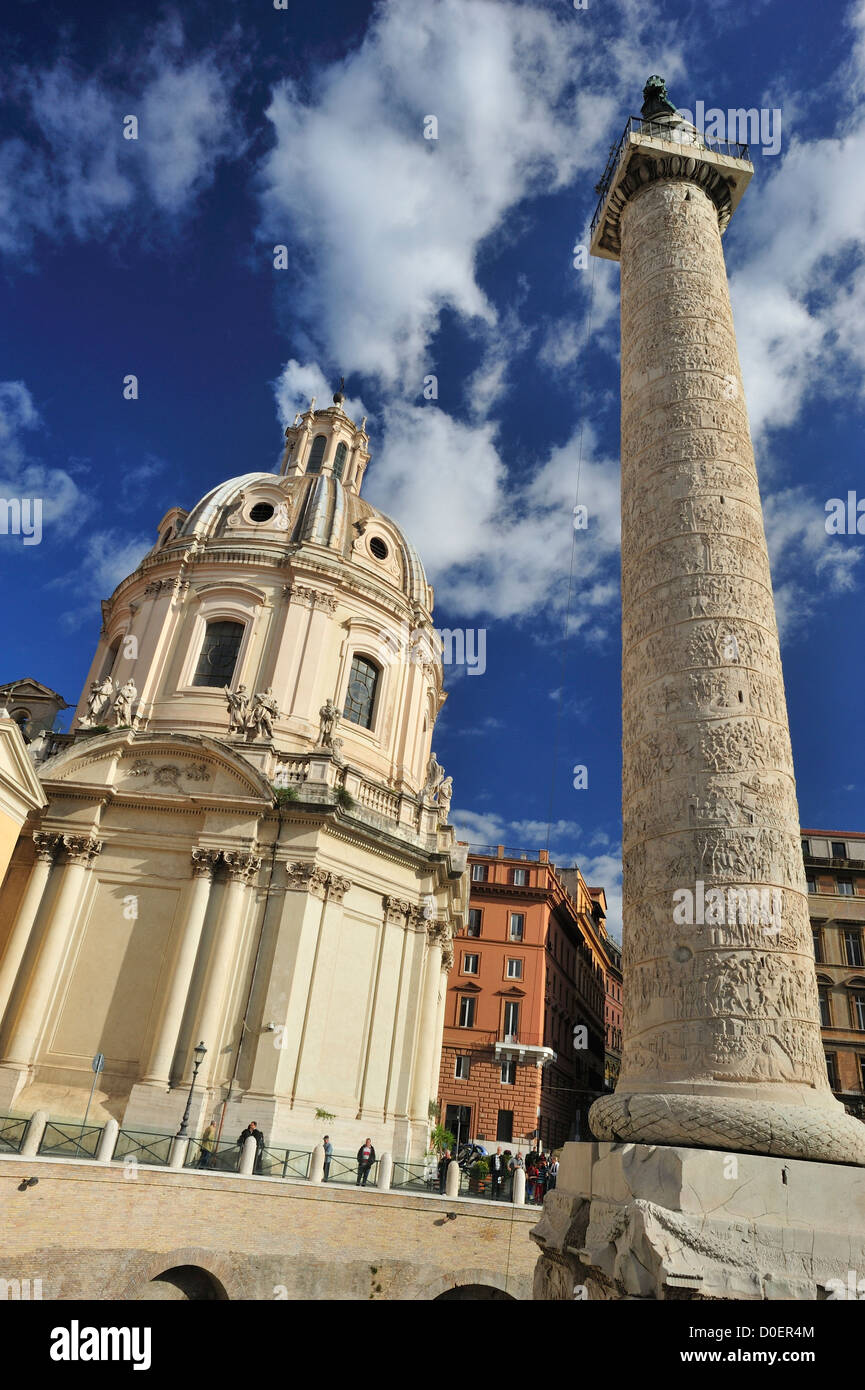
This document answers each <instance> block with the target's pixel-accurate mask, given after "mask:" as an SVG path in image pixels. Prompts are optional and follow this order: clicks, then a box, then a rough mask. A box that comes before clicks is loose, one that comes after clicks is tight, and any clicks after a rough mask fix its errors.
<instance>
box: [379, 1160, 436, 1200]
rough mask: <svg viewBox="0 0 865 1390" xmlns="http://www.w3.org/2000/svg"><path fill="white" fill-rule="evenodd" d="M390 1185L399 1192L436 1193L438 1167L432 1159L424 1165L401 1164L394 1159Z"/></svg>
mask: <svg viewBox="0 0 865 1390" xmlns="http://www.w3.org/2000/svg"><path fill="white" fill-rule="evenodd" d="M390 1185H391V1187H392V1188H398V1189H399V1191H400V1192H437V1191H438V1165H437V1163H436V1161H435V1160H434V1159H431V1160H429V1161H427V1162H426V1163H403V1162H401V1161H399V1160H397V1159H394V1165H393V1176H392V1177H391V1180H390Z"/></svg>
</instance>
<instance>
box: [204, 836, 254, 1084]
mask: <svg viewBox="0 0 865 1390" xmlns="http://www.w3.org/2000/svg"><path fill="white" fill-rule="evenodd" d="M222 860H223V863H224V864H225V868H226V871H227V873H228V883H227V885H226V890H225V897H224V899H223V903H222V911H221V912H220V914H219V921H218V923H217V927H216V936H215V940H214V942H213V949H212V951H211V954H210V960H209V962H208V968H207V974H206V977H205V981H204V988H203V990H202V999H201V1005H200V1007H199V1013H198V1021H197V1022H196V1025H195V1038H196V1039H201V1041H202V1042H203V1043H204V1044H205V1045H206V1047H207V1048H208V1056H207V1058H206V1059H205V1068H206V1073H207V1075H202V1076H201V1081H202V1083H203V1084H205V1085H206V1084H207V1079H208V1077H209V1078H210V1079H213V1077H214V1075H215V1072H216V1068H217V1066H218V1062H219V1056H220V1044H221V1042H222V1033H223V1025H224V1019H223V1015H224V1012H225V1005H226V999H227V997H228V992H229V986H230V977H231V970H232V967H233V965H234V962H235V959H236V956H237V943H238V937H239V935H240V929H241V926H242V925H243V919H244V916H245V910H246V894H247V890H248V887H249V885H250V883H253V882H254V881H255V876H256V874H257V873H258V870H259V868H260V867H261V857H260V855H257V854H248V853H246V852H244V851H235V850H225V851H224V852H223V854H222ZM190 1066H191V1063H190ZM205 1068H202V1072H204V1071H205Z"/></svg>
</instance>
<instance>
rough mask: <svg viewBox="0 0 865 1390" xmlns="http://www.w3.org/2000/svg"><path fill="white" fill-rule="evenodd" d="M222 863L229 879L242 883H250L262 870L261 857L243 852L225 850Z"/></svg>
mask: <svg viewBox="0 0 865 1390" xmlns="http://www.w3.org/2000/svg"><path fill="white" fill-rule="evenodd" d="M222 862H223V864H224V865H225V867H226V870H227V871H228V876H229V878H232V879H234V880H235V881H236V882H240V883H249V882H250V880H251V879H253V878H255V875H256V874H257V873H258V871H259V869H260V868H261V856H260V855H258V854H246V853H244V851H243V850H233V849H227V850H223V852H222Z"/></svg>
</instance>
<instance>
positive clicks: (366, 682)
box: [342, 656, 378, 729]
mask: <svg viewBox="0 0 865 1390" xmlns="http://www.w3.org/2000/svg"><path fill="white" fill-rule="evenodd" d="M377 685H378V667H377V666H374V665H373V663H372V662H371V661H368V660H367V658H366V657H365V656H356V657H355V658H354V660H353V661H352V663H351V671H350V672H349V676H348V688H347V689H346V692H345V708H344V709H343V711H342V717H343V719H350V720H351V722H352V724H359V725H360V726H361V728H362V729H369V728H371V727H372V716H373V710H374V708H375V692H376V687H377Z"/></svg>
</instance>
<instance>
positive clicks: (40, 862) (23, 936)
mask: <svg viewBox="0 0 865 1390" xmlns="http://www.w3.org/2000/svg"><path fill="white" fill-rule="evenodd" d="M43 838H44V839H45V840H46V841H47V840H51V841H54V839H55V838H56V837H54V836H45V837H43ZM53 863H54V845H53V843H52V844H50V845H49V844H46V845H45V847H44V848H43V849H42V850H39V849H37V859H36V863H35V864H34V865H33V867H32V869H31V870H30V877H29V879H28V880H27V887H26V889H25V891H24V896H23V898H22V899H21V903H20V905H19V908H18V912H17V914H16V917H15V923H14V925H13V927H12V931H11V933H10V935H9V940H8V942H7V943H6V950H5V951H4V953H3V960H2V962H0V1019H2V1017H3V1015H4V1013H5V1012H6V1007H7V1005H8V1003H9V1000H10V998H11V996H12V991H13V990H14V988H15V981H16V979H17V977H18V970H19V968H20V966H21V961H22V960H23V959H24V952H25V951H26V949H27V943H28V941H29V940H30V933H31V931H32V929H33V925H34V923H35V921H36V917H37V914H38V912H39V908H40V907H41V906H42V899H43V897H44V894H45V889H46V887H47V885H48V878H49V875H50V873H51V867H52V864H53Z"/></svg>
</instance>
